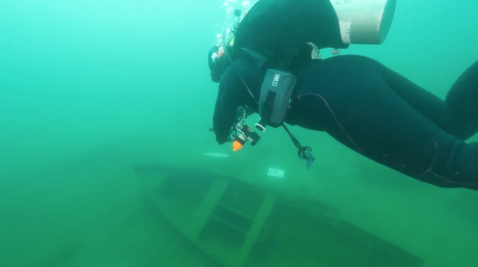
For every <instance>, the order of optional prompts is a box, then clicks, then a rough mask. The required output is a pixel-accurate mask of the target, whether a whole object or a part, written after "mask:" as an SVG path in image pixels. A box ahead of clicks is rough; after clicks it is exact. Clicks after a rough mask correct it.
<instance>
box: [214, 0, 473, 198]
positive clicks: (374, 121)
mask: <svg viewBox="0 0 478 267" xmlns="http://www.w3.org/2000/svg"><path fill="white" fill-rule="evenodd" d="M377 1H378V2H382V3H383V5H382V6H381V9H380V12H382V13H381V14H383V16H374V15H373V14H367V13H366V12H371V11H370V10H371V9H370V8H369V9H363V10H368V11H363V13H361V14H358V15H357V13H360V10H361V9H360V8H355V9H354V10H356V11H355V15H356V17H362V18H363V17H365V16H367V15H368V17H370V20H372V19H377V18H379V19H380V20H379V21H377V22H376V23H375V25H372V24H373V23H372V24H370V25H371V26H370V27H368V29H369V34H365V33H364V32H361V33H358V32H359V31H360V30H363V29H364V27H363V25H358V26H357V28H356V30H354V20H353V18H352V19H351V20H350V21H352V23H351V24H350V23H349V24H348V25H345V26H346V27H344V23H343V21H345V17H346V16H354V14H353V12H352V13H351V12H343V13H341V12H342V11H343V9H340V8H342V7H340V6H337V2H341V3H342V4H343V3H344V2H348V1H343V0H341V1H335V0H334V1H329V0H300V1H297V0H259V1H258V2H257V3H256V4H255V5H254V6H253V7H252V8H251V9H250V11H249V12H248V13H247V15H246V16H244V17H243V18H242V20H241V21H240V23H239V24H238V25H236V28H234V37H233V39H232V40H231V41H230V42H229V40H228V41H227V42H225V41H223V44H227V45H224V46H222V47H220V48H218V47H217V46H216V47H213V49H211V51H210V52H209V67H210V70H211V78H212V80H213V81H216V82H218V83H219V90H218V95H217V100H216V105H215V110H214V115H213V127H212V129H211V131H213V132H214V133H215V136H216V140H217V142H218V143H219V144H224V143H226V142H228V141H230V142H234V145H233V146H234V150H238V149H240V148H241V146H242V145H243V144H245V143H247V142H249V143H251V144H252V145H255V144H256V143H257V142H258V140H259V139H260V137H259V135H258V134H257V133H255V132H251V131H250V127H249V126H247V125H245V118H246V117H247V115H248V114H250V113H258V114H259V115H260V121H259V122H258V123H257V124H255V128H256V129H258V130H259V131H261V132H265V131H266V127H267V126H271V127H273V128H278V127H284V128H285V129H286V131H287V132H288V134H289V136H290V137H291V139H292V141H293V142H294V145H296V147H297V148H298V149H299V156H300V157H301V158H302V159H305V160H307V165H308V166H310V164H311V162H312V161H313V155H312V151H311V149H310V148H308V147H302V146H301V145H300V143H299V142H298V140H297V139H296V138H295V137H294V136H293V135H292V134H291V133H290V131H289V130H288V129H287V127H286V125H285V123H287V124H289V125H296V126H299V127H303V128H306V129H310V130H314V131H322V132H326V133H328V134H329V135H330V136H332V137H333V138H334V139H336V140H337V141H338V142H340V143H342V144H343V145H345V146H347V147H348V148H350V149H352V150H354V151H355V152H357V153H359V154H361V155H363V156H365V157H367V158H369V159H371V160H373V161H375V162H377V163H379V164H381V165H384V166H387V167H388V168H390V169H393V170H395V171H398V172H400V173H402V174H405V175H407V176H409V177H412V178H414V179H417V180H420V181H422V182H425V183H429V184H432V185H435V186H438V187H442V188H459V187H462V188H468V189H474V190H478V142H473V143H466V142H465V140H467V139H469V138H470V137H472V136H473V135H474V134H475V133H477V132H478V104H477V103H478V61H477V62H475V63H474V64H472V65H471V66H470V67H469V68H468V69H467V70H465V71H464V72H463V74H462V75H461V76H460V77H459V78H458V79H457V80H456V82H455V83H454V84H453V86H452V87H451V89H450V90H449V92H448V94H447V96H446V99H445V100H444V101H443V100H441V99H440V98H438V97H436V96H435V95H433V94H431V93H430V92H428V91H426V90H425V89H423V88H421V87H420V86H418V85H416V84H415V83H413V82H412V81H410V80H408V79H407V78H405V77H403V76H402V75H401V74H399V73H397V72H395V71H393V70H391V69H389V68H388V67H386V66H384V65H383V64H381V63H380V62H377V61H375V60H373V59H370V58H367V57H364V56H359V55H343V56H342V55H337V56H333V57H330V58H327V59H323V60H322V59H313V58H312V57H311V53H313V52H314V51H315V50H317V49H318V50H320V49H323V48H339V49H343V48H347V47H348V45H350V44H355V43H357V44H373V43H375V44H379V43H381V42H383V40H384V39H385V37H386V35H387V34H388V28H389V27H390V25H391V20H392V17H393V11H394V8H395V0H376V1H375V2H377ZM334 2H335V5H334ZM355 2H360V1H355ZM362 2H365V1H362ZM369 2H370V1H369ZM239 14H240V12H237V13H236V15H239ZM377 24H378V25H379V26H380V27H376V26H377ZM361 26H362V27H361ZM377 29H379V30H377ZM354 32H355V33H356V34H355V35H354ZM238 110H240V111H241V113H240V115H241V116H239V117H238Z"/></svg>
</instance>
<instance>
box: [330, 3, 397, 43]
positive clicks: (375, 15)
mask: <svg viewBox="0 0 478 267" xmlns="http://www.w3.org/2000/svg"><path fill="white" fill-rule="evenodd" d="M330 2H331V3H332V6H333V7H334V9H335V12H336V13H337V16H338V18H339V25H340V34H341V36H342V41H343V42H344V43H345V44H381V43H383V42H384V41H385V39H386V38H387V35H388V32H389V31H390V27H391V25H392V21H393V16H394V13H395V6H396V2H397V1H396V0H330Z"/></svg>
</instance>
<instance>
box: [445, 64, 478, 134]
mask: <svg viewBox="0 0 478 267" xmlns="http://www.w3.org/2000/svg"><path fill="white" fill-rule="evenodd" d="M446 102H447V104H448V106H449V107H450V108H451V109H452V110H453V112H454V113H455V117H456V118H457V120H458V121H459V122H460V123H461V124H462V125H464V129H463V135H464V136H465V137H467V136H468V138H469V137H471V136H473V135H474V134H475V133H476V132H478V61H476V62H475V63H474V64H473V65H471V67H469V68H468V69H467V70H466V71H465V72H464V73H463V74H462V75H461V76H460V77H459V78H458V80H457V81H456V82H455V84H454V85H453V86H452V88H451V89H450V91H449V92H448V94H447V96H446Z"/></svg>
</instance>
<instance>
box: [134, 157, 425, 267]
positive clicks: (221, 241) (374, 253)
mask: <svg viewBox="0 0 478 267" xmlns="http://www.w3.org/2000/svg"><path fill="white" fill-rule="evenodd" d="M134 170H135V172H136V174H137V175H138V177H139V178H140V179H141V180H142V181H143V182H144V184H145V187H146V188H147V191H148V194H149V196H150V197H151V198H152V200H154V202H155V203H156V205H157V207H158V209H159V211H160V212H161V213H163V214H164V216H165V217H166V218H167V219H168V220H169V221H170V222H171V223H172V225H174V226H175V228H177V229H178V230H179V231H180V232H181V233H182V234H184V235H185V236H186V237H187V238H188V239H189V240H190V241H191V242H192V243H193V244H194V245H196V246H197V247H198V249H201V250H203V251H205V252H206V253H207V254H208V255H209V256H210V257H212V258H213V259H215V260H216V261H217V262H218V263H220V264H222V265H224V266H227V267H256V266H257V267H259V266H260V267H269V266H270V267H282V266H287V267H292V266H301V267H306V266H314V267H416V266H423V264H424V263H423V260H422V259H421V258H419V257H417V256H415V255H413V254H411V253H409V252H407V251H405V250H404V249H402V248H400V247H398V246H396V245H394V244H391V243H390V242H388V241H385V240H383V239H380V238H378V237H377V236H375V235H373V234H371V233H368V232H366V231H364V230H362V229H359V228H358V227H356V226H354V225H352V224H350V223H347V222H345V221H343V220H340V219H339V218H338V216H337V215H336V214H335V213H334V212H333V208H332V207H330V206H328V205H325V204H323V203H319V202H317V203H307V202H305V201H299V200H294V199H289V198H287V197H285V196H282V195H281V194H280V193H278V192H273V191H271V190H269V189H267V190H266V189H264V188H260V187H256V186H253V185H251V184H248V183H245V182H243V181H241V180H238V179H234V178H232V177H226V176H222V175H217V174H214V173H208V172H201V171H192V170H184V169H178V168H174V167H166V166H159V165H135V166H134Z"/></svg>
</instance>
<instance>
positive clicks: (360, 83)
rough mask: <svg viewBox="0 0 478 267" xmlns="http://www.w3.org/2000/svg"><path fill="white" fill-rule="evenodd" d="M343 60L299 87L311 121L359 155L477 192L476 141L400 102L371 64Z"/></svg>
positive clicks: (333, 62) (431, 180)
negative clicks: (451, 131) (460, 136)
mask: <svg viewBox="0 0 478 267" xmlns="http://www.w3.org/2000/svg"><path fill="white" fill-rule="evenodd" d="M360 61H361V59H360V58H354V57H348V56H344V57H341V58H334V59H333V60H330V59H327V60H324V62H323V63H322V64H320V65H318V66H317V67H316V69H315V70H314V74H315V75H309V77H308V78H307V79H305V80H304V81H303V82H302V84H301V86H302V87H307V88H311V89H308V90H307V92H306V93H303V94H301V95H300V96H299V99H300V101H299V103H300V106H301V107H302V108H303V109H306V112H307V114H308V115H309V117H310V118H313V117H315V118H316V119H317V122H318V123H319V124H320V125H321V126H322V127H323V128H324V129H325V131H327V132H328V133H329V134H330V135H331V136H332V137H334V138H335V139H337V140H338V141H340V142H341V143H343V144H344V145H346V146H348V147H350V148H351V149H353V150H355V151H357V152H359V153H361V154H362V155H364V156H366V157H368V158H370V159H372V160H374V161H376V162H378V163H380V164H382V165H385V166H387V167H389V168H392V169H394V170H397V171H399V172H401V173H403V174H406V175H408V176H410V177H413V178H416V179H418V180H421V181H424V182H427V183H430V184H434V185H436V186H440V187H467V188H472V189H478V143H473V144H465V143H464V142H463V141H462V140H459V139H457V138H456V137H454V136H452V135H450V134H448V133H446V132H445V131H444V130H442V129H440V128H439V127H437V125H436V124H435V123H433V122H431V121H430V120H429V119H428V118H426V117H425V116H424V115H423V114H421V113H420V112H418V111H417V110H416V109H415V108H413V107H412V106H411V105H410V104H408V103H406V102H405V101H403V99H402V98H401V97H399V96H398V95H397V94H396V93H395V92H394V91H393V90H392V89H391V88H390V87H389V86H388V85H387V83H386V82H385V81H384V79H383V76H382V75H381V73H380V72H378V71H377V69H376V67H375V66H376V65H375V64H374V63H373V62H372V61H369V62H367V61H366V60H365V61H364V62H360Z"/></svg>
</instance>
